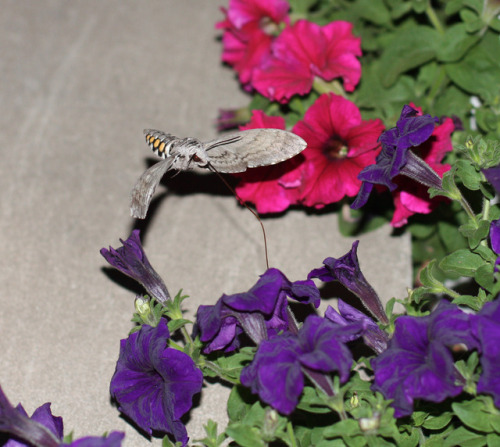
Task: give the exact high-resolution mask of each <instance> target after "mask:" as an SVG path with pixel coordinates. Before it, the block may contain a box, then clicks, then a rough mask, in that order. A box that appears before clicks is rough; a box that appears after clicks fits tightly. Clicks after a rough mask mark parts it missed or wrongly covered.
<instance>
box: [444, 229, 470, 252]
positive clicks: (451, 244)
mask: <svg viewBox="0 0 500 447" xmlns="http://www.w3.org/2000/svg"><path fill="white" fill-rule="evenodd" d="M437 228H438V232H439V237H440V239H441V240H442V241H443V244H444V248H445V250H446V251H447V252H448V253H451V252H452V251H455V250H458V249H460V248H465V247H466V246H467V242H466V240H465V238H464V237H463V236H462V235H461V234H460V233H459V232H458V231H457V226H456V223H450V222H447V221H439V222H438V223H437Z"/></svg>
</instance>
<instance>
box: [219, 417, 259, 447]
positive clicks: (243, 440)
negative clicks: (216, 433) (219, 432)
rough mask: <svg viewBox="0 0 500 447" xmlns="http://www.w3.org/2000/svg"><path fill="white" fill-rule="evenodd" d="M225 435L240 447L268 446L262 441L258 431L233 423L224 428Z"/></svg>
mask: <svg viewBox="0 0 500 447" xmlns="http://www.w3.org/2000/svg"><path fill="white" fill-rule="evenodd" d="M226 433H227V434H228V435H229V436H230V437H231V438H233V439H234V441H235V442H236V443H237V444H238V445H240V446H241V447H259V446H262V447H265V446H267V445H268V444H267V443H266V442H264V440H263V439H262V436H261V432H260V429H258V428H255V427H249V426H248V425H244V424H241V423H235V424H231V425H229V426H228V427H227V428H226Z"/></svg>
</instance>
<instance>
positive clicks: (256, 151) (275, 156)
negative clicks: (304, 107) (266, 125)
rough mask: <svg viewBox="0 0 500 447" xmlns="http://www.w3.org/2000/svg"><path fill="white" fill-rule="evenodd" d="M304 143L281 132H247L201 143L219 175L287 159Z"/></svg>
mask: <svg viewBox="0 0 500 447" xmlns="http://www.w3.org/2000/svg"><path fill="white" fill-rule="evenodd" d="M306 146H307V143H306V142H305V141H304V140H303V139H302V138H300V137H299V136H298V135H295V134H293V133H291V132H288V131H286V130H281V129H249V130H243V131H241V132H238V133H232V134H230V135H227V136H224V137H222V138H218V139H216V140H212V141H209V142H207V143H204V144H203V148H204V150H205V152H206V154H207V155H208V158H209V160H210V164H211V165H212V166H213V167H214V168H215V169H217V170H218V171H219V172H243V171H246V170H247V168H256V167H258V166H268V165H274V164H276V163H280V162H282V161H285V160H288V159H289V158H292V157H294V156H295V155H297V154H299V153H300V152H302V151H303V150H304V149H305V148H306Z"/></svg>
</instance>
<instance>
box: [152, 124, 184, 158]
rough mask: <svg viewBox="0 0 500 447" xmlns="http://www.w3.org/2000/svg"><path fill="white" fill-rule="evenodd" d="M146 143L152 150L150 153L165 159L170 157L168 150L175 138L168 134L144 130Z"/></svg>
mask: <svg viewBox="0 0 500 447" xmlns="http://www.w3.org/2000/svg"><path fill="white" fill-rule="evenodd" d="M144 133H145V134H146V143H148V146H149V147H150V148H151V149H152V151H153V152H154V153H155V154H157V155H159V156H160V157H162V158H167V157H169V156H170V148H171V147H172V143H173V142H174V141H175V140H178V138H177V137H175V136H174V135H171V134H169V133H165V132H162V131H160V130H153V129H145V130H144Z"/></svg>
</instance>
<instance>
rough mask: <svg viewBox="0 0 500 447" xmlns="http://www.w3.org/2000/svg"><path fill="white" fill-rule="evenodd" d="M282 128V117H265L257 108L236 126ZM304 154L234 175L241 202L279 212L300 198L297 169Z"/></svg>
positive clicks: (260, 208) (244, 128)
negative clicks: (238, 178) (247, 119)
mask: <svg viewBox="0 0 500 447" xmlns="http://www.w3.org/2000/svg"><path fill="white" fill-rule="evenodd" d="M260 128H268V129H285V120H284V119H283V118H282V117H280V116H267V115H266V114H265V113H264V112H262V111H261V110H254V111H253V112H252V119H251V121H250V123H248V124H247V125H245V126H242V127H240V129H241V130H246V129H260ZM303 161H304V157H303V156H302V155H301V154H299V155H297V156H296V157H293V158H291V159H289V160H286V161H284V162H283V163H279V164H277V165H274V166H263V167H261V168H255V169H249V170H248V171H246V172H243V173H241V174H238V177H240V179H241V180H240V183H238V185H237V186H236V193H237V194H238V196H239V197H240V198H241V199H242V200H243V201H245V202H251V203H254V204H255V206H256V208H257V211H258V212H259V213H261V214H265V213H279V212H281V211H284V210H286V209H287V208H288V207H289V206H290V205H296V204H298V203H299V199H300V189H299V188H298V186H300V185H301V183H302V182H301V175H302V174H301V172H300V169H299V165H300V164H301V163H302V162H303Z"/></svg>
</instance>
